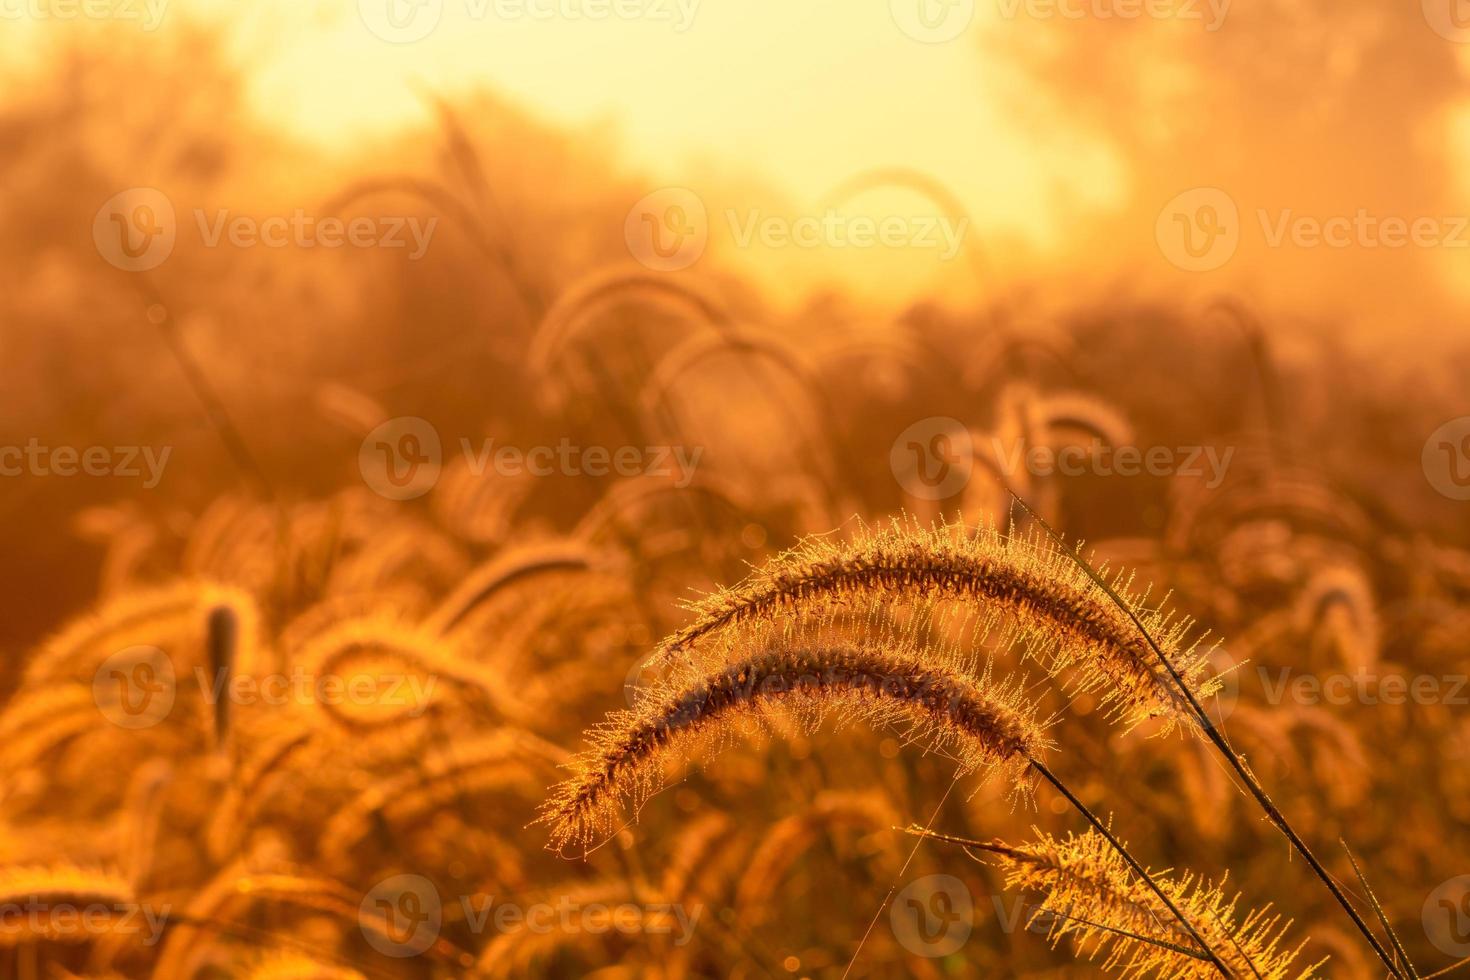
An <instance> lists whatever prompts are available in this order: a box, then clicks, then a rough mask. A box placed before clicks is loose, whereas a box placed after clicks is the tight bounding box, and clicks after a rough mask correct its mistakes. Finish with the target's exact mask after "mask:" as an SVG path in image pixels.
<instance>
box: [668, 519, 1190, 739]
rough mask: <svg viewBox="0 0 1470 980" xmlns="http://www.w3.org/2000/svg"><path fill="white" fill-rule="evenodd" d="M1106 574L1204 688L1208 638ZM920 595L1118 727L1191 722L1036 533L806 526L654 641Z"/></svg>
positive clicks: (1179, 697) (1162, 679) (1178, 697)
mask: <svg viewBox="0 0 1470 980" xmlns="http://www.w3.org/2000/svg"><path fill="white" fill-rule="evenodd" d="M1112 585H1113V588H1114V589H1115V590H1116V591H1117V592H1119V594H1120V595H1121V596H1122V597H1123V599H1124V601H1126V602H1127V604H1128V605H1129V606H1130V607H1132V608H1133V609H1134V610H1135V612H1136V613H1137V614H1138V616H1139V619H1140V621H1141V622H1142V625H1143V627H1144V628H1145V629H1146V630H1147V631H1148V633H1149V634H1150V635H1151V636H1153V637H1154V639H1155V640H1156V642H1157V643H1158V645H1159V647H1160V649H1161V650H1162V651H1163V653H1164V655H1165V656H1166V657H1167V658H1168V660H1169V663H1170V664H1171V665H1172V666H1173V667H1174V669H1175V671H1176V672H1177V673H1178V675H1179V677H1180V678H1181V679H1182V680H1183V681H1184V683H1185V684H1186V685H1188V687H1189V688H1190V690H1191V691H1192V692H1193V693H1194V695H1195V697H1196V698H1197V699H1201V700H1202V699H1204V698H1206V697H1208V696H1209V695H1211V694H1213V693H1214V692H1215V691H1216V690H1217V689H1218V684H1219V682H1218V680H1216V679H1214V678H1213V677H1212V676H1210V673H1209V665H1208V660H1207V657H1208V650H1206V649H1203V648H1202V647H1201V646H1200V645H1199V643H1198V642H1197V641H1192V640H1191V639H1190V638H1189V634H1190V632H1191V627H1192V623H1191V621H1190V620H1188V619H1187V618H1184V617H1180V616H1174V615H1171V614H1169V613H1166V612H1163V611H1160V610H1156V609H1151V608H1149V607H1148V606H1146V605H1145V603H1144V602H1143V601H1142V600H1143V599H1144V598H1145V596H1143V595H1139V594H1135V593H1133V591H1132V590H1131V589H1130V588H1129V578H1128V576H1126V575H1122V574H1118V575H1115V576H1114V582H1113V583H1112ZM921 599H923V600H928V599H952V600H959V601H961V602H964V603H966V604H970V603H975V604H978V605H979V606H980V607H981V610H980V611H981V614H982V617H983V620H982V621H983V622H984V623H985V624H986V625H996V626H999V627H1001V628H1002V629H1003V630H1005V631H1007V632H1006V633H1005V635H1006V637H1007V638H1008V639H1009V640H1010V641H1011V642H1012V643H1013V644H1015V645H1018V646H1020V647H1022V648H1023V649H1024V650H1026V651H1027V652H1028V654H1030V655H1032V656H1035V657H1036V658H1037V659H1038V660H1040V661H1041V662H1042V663H1043V664H1044V666H1045V667H1046V669H1047V670H1048V671H1049V672H1051V673H1053V674H1062V673H1066V674H1067V676H1068V678H1069V681H1070V683H1071V685H1072V689H1073V690H1074V691H1075V692H1084V691H1090V692H1095V693H1097V694H1098V695H1099V697H1100V698H1101V700H1102V702H1103V704H1104V705H1106V706H1107V707H1109V708H1111V710H1112V712H1113V713H1114V714H1115V715H1116V716H1118V717H1119V718H1120V719H1121V720H1122V722H1123V723H1124V725H1125V726H1126V727H1128V728H1132V727H1134V726H1136V725H1138V724H1140V723H1141V722H1144V721H1146V720H1149V719H1154V718H1157V719H1160V721H1161V728H1162V730H1164V731H1168V730H1171V729H1173V728H1174V727H1175V726H1184V727H1187V728H1192V727H1194V726H1195V724H1196V723H1195V720H1194V718H1193V717H1192V716H1191V715H1190V712H1189V706H1188V702H1187V700H1186V699H1185V698H1184V696H1183V694H1182V693H1181V692H1180V690H1179V689H1178V687H1176V686H1175V685H1174V683H1173V681H1172V679H1171V678H1170V677H1169V675H1168V672H1167V671H1166V670H1165V668H1164V666H1163V665H1162V664H1161V663H1160V662H1159V660H1158V657H1157V655H1156V654H1155V653H1154V652H1153V650H1152V649H1150V647H1149V645H1148V643H1147V642H1146V641H1145V640H1144V638H1143V637H1142V635H1141V634H1140V632H1139V629H1138V626H1137V625H1136V624H1135V623H1134V622H1133V621H1132V620H1131V619H1130V618H1129V617H1128V615H1127V614H1126V613H1125V612H1124V611H1123V610H1121V609H1120V608H1119V607H1118V605H1117V604H1115V603H1114V602H1112V601H1111V600H1110V599H1109V597H1108V596H1107V595H1106V594H1105V593H1104V592H1103V590H1102V589H1101V588H1099V587H1098V585H1097V584H1096V583H1094V582H1093V581H1092V580H1091V579H1090V578H1088V576H1087V575H1086V573H1085V572H1084V571H1082V570H1081V569H1080V568H1079V567H1078V566H1077V564H1076V563H1075V562H1074V561H1073V560H1072V559H1071V558H1069V557H1068V556H1067V555H1066V554H1064V553H1063V552H1061V551H1059V550H1058V549H1056V548H1055V547H1053V546H1051V545H1049V544H1047V543H1046V542H1045V541H1043V540H1041V539H1039V538H1034V537H1029V536H1021V535H1017V534H1015V533H1010V534H1007V533H1003V532H1001V531H999V530H996V529H995V528H980V529H975V530H972V529H969V528H965V527H963V526H960V525H943V524H942V525H939V526H936V527H933V528H922V527H919V526H917V525H915V524H912V523H906V522H901V521H895V522H894V523H893V524H891V525H890V526H889V527H887V528H884V529H878V530H870V529H866V528H865V529H864V530H863V531H862V532H861V533H859V534H858V535H857V536H856V537H855V538H854V539H853V540H851V541H834V540H830V539H828V538H825V537H813V538H809V539H807V540H806V541H804V542H803V543H801V544H800V545H798V546H797V547H795V548H793V549H791V550H790V551H787V552H785V553H783V554H781V555H779V556H777V557H776V558H775V559H773V560H772V561H770V562H768V563H767V564H766V565H764V566H762V567H760V568H758V569H757V570H756V571H755V572H754V573H753V574H752V575H751V576H750V577H749V578H747V579H746V580H745V581H744V582H742V583H740V584H739V585H736V586H734V587H733V588H727V589H722V590H720V591H717V592H715V593H712V594H711V595H708V596H706V597H704V598H702V599H699V600H697V601H695V602H694V603H692V604H691V605H690V610H691V611H692V612H693V614H694V618H693V620H692V621H691V622H690V623H689V624H688V625H686V626H684V627H683V628H682V629H680V630H678V631H677V632H675V633H674V634H673V635H672V636H670V637H669V638H668V639H667V640H665V641H664V643H663V644H662V646H661V648H660V651H661V653H662V654H663V655H664V656H665V657H667V656H672V655H675V654H678V653H680V652H684V651H688V650H690V649H691V648H693V647H694V646H696V645H698V644H699V643H701V642H703V641H704V640H705V639H706V638H707V637H709V636H710V635H711V634H714V633H717V632H719V631H721V630H723V629H726V628H727V627H729V626H732V625H734V624H737V623H742V622H750V621H757V622H776V621H781V620H784V619H792V618H802V619H806V618H813V619H817V620H821V619H823V618H824V617H829V616H831V615H833V614H834V613H836V612H838V611H841V610H856V611H859V612H861V611H863V610H869V611H877V610H882V609H886V608H887V607H889V606H891V605H893V604H896V603H905V602H913V601H916V600H921Z"/></svg>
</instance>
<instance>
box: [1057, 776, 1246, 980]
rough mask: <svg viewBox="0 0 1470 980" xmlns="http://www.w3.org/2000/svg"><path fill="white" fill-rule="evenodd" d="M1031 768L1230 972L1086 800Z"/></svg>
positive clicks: (1225, 972) (1207, 953)
mask: <svg viewBox="0 0 1470 980" xmlns="http://www.w3.org/2000/svg"><path fill="white" fill-rule="evenodd" d="M1031 768H1032V769H1034V770H1036V772H1037V773H1038V774H1039V775H1040V776H1041V778H1042V779H1045V780H1046V781H1047V782H1048V783H1051V785H1052V788H1054V789H1055V790H1056V791H1057V792H1058V793H1061V794H1062V795H1063V796H1065V797H1066V798H1067V802H1068V803H1070V804H1072V808H1073V809H1075V810H1076V811H1077V812H1078V813H1080V814H1082V816H1083V817H1084V818H1085V819H1086V820H1087V822H1088V823H1090V824H1092V827H1093V829H1094V830H1096V831H1097V832H1098V833H1099V834H1101V835H1102V836H1103V838H1104V839H1106V840H1107V842H1108V843H1109V844H1111V845H1112V847H1113V850H1115V851H1117V852H1118V855H1119V856H1120V857H1122V858H1123V860H1124V861H1126V862H1127V864H1128V867H1130V868H1132V869H1133V873H1134V874H1136V875H1138V877H1139V878H1140V879H1142V881H1143V883H1144V884H1145V885H1147V886H1148V888H1149V891H1151V892H1153V893H1154V894H1155V895H1157V896H1158V898H1159V901H1161V902H1163V903H1164V907H1165V908H1167V909H1168V910H1169V911H1170V912H1172V913H1173V914H1174V918H1176V919H1178V920H1179V924H1180V925H1182V926H1184V931H1185V932H1187V933H1189V938H1190V939H1193V940H1194V941H1195V943H1196V944H1198V945H1199V948H1200V949H1202V950H1204V952H1205V956H1206V958H1207V959H1208V960H1209V961H1210V963H1211V964H1212V965H1213V966H1214V967H1215V969H1217V970H1219V971H1220V975H1221V976H1224V977H1230V976H1232V974H1231V972H1230V971H1229V970H1228V969H1226V967H1225V964H1224V963H1222V962H1220V957H1219V956H1217V955H1216V954H1215V951H1214V950H1213V949H1211V948H1210V944H1209V943H1207V942H1205V940H1204V937H1203V936H1201V935H1200V934H1199V932H1198V931H1197V930H1196V929H1195V928H1194V923H1192V922H1190V921H1189V918H1188V917H1187V916H1186V915H1185V914H1184V913H1183V912H1182V911H1181V910H1180V909H1179V907H1178V906H1177V905H1175V904H1174V900H1173V899H1171V898H1170V897H1169V896H1168V895H1166V894H1164V890H1163V889H1162V888H1160V887H1159V885H1158V882H1156V881H1154V879H1153V875H1151V874H1149V873H1148V871H1147V870H1145V869H1144V867H1143V865H1141V864H1139V863H1138V862H1137V861H1136V860H1134V858H1133V855H1132V854H1130V853H1128V848H1127V847H1125V846H1123V842H1122V841H1120V840H1118V838H1116V837H1114V836H1113V832H1112V831H1111V830H1109V829H1108V826H1107V824H1105V823H1103V822H1102V820H1100V819H1099V818H1098V816H1097V814H1095V813H1093V812H1092V810H1090V809H1089V808H1088V806H1087V804H1086V803H1083V802H1082V801H1081V800H1079V799H1078V798H1077V797H1076V796H1074V795H1073V794H1072V791H1071V790H1069V789H1068V788H1067V787H1066V785H1065V784H1064V783H1063V782H1062V781H1061V780H1060V779H1058V778H1057V777H1056V775H1055V774H1054V773H1053V772H1052V771H1051V770H1050V769H1048V768H1047V767H1046V766H1045V765H1044V764H1042V763H1040V762H1038V761H1036V760H1035V759H1032V760H1031Z"/></svg>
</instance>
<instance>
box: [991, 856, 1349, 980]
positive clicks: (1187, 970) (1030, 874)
mask: <svg viewBox="0 0 1470 980" xmlns="http://www.w3.org/2000/svg"><path fill="white" fill-rule="evenodd" d="M965 843H966V846H967V848H969V849H970V850H971V855H972V856H974V850H977V849H978V850H983V851H985V852H987V853H989V854H990V855H991V856H992V857H993V859H994V860H995V861H996V862H997V863H998V864H999V865H1000V867H1001V868H1002V869H1003V870H1004V871H1005V873H1006V886H1007V887H1009V888H1016V889H1021V890H1024V891H1028V892H1033V893H1036V894H1039V895H1041V896H1042V898H1041V901H1040V907H1039V908H1038V909H1037V911H1036V913H1035V916H1034V917H1033V921H1035V920H1038V919H1039V920H1041V921H1048V922H1049V928H1048V930H1047V935H1048V937H1050V938H1051V940H1052V941H1053V943H1054V944H1055V943H1057V942H1060V941H1061V940H1062V939H1071V940H1073V941H1074V942H1076V944H1077V946H1078V950H1079V953H1081V954H1082V955H1086V956H1088V957H1089V958H1090V959H1094V960H1096V959H1097V957H1099V956H1100V957H1102V960H1101V966H1102V968H1103V969H1104V970H1116V971H1117V972H1119V973H1121V974H1122V975H1123V976H1127V977H1159V978H1177V977H1216V976H1219V972H1218V971H1217V969H1216V968H1215V967H1214V966H1213V965H1212V964H1211V963H1210V962H1209V961H1208V960H1207V959H1206V958H1204V957H1203V956H1202V955H1201V954H1200V953H1199V951H1198V946H1197V945H1196V944H1195V943H1194V942H1193V940H1192V938H1191V937H1190V935H1189V934H1188V933H1187V932H1185V931H1184V930H1183V929H1181V928H1180V927H1179V925H1178V922H1177V920H1175V918H1174V917H1173V916H1172V914H1171V913H1170V912H1169V911H1168V910H1167V909H1166V908H1165V907H1164V906H1163V905H1162V904H1161V903H1160V901H1159V898H1158V897H1157V895H1156V894H1155V893H1154V892H1153V891H1151V890H1150V889H1149V888H1148V887H1147V886H1146V885H1145V884H1144V883H1143V882H1141V881H1140V880H1139V879H1138V878H1137V876H1136V875H1134V874H1133V872H1132V871H1131V870H1130V869H1129V868H1128V866H1127V865H1126V864H1125V863H1124V861H1123V859H1122V858H1121V857H1120V856H1119V854H1118V852H1117V851H1116V849H1114V848H1113V846H1112V845H1111V844H1110V843H1109V842H1108V841H1107V840H1105V839H1104V838H1103V837H1102V836H1101V835H1100V834H1097V833H1095V832H1092V831H1088V832H1087V833H1083V834H1071V835H1068V836H1067V837H1066V838H1061V839H1059V838H1056V837H1052V836H1051V835H1049V834H1045V833H1041V834H1039V835H1038V836H1037V839H1036V840H1035V841H1033V842H1030V843H1027V844H1021V845H1017V846H1008V845H1005V844H1001V843H998V842H996V843H989V844H984V843H980V842H975V841H971V842H965ZM1151 877H1152V878H1153V880H1154V882H1155V883H1156V884H1158V885H1159V886H1160V887H1161V888H1162V889H1163V891H1164V892H1165V894H1167V895H1169V897H1170V898H1171V899H1172V900H1173V902H1174V904H1175V905H1176V906H1177V907H1178V908H1179V909H1180V910H1182V911H1183V912H1184V914H1185V915H1186V916H1187V917H1188V919H1189V921H1190V922H1191V923H1192V924H1193V925H1194V928H1195V929H1196V931H1197V932H1198V933H1199V936H1200V938H1202V939H1203V940H1204V941H1205V942H1206V943H1207V944H1208V945H1209V947H1210V948H1211V949H1213V950H1214V951H1215V953H1216V955H1217V956H1219V958H1220V960H1221V962H1222V964H1223V965H1224V966H1225V968H1226V969H1228V970H1229V971H1230V973H1231V974H1232V975H1234V976H1236V977H1241V978H1253V977H1254V978H1260V980H1287V978H1290V977H1295V978H1296V980H1308V978H1311V977H1315V976H1318V975H1319V974H1318V973H1317V967H1318V966H1320V964H1317V965H1314V966H1309V967H1307V968H1305V969H1303V970H1301V971H1300V972H1296V973H1293V964H1294V963H1295V961H1296V960H1297V958H1298V957H1299V955H1300V953H1301V946H1297V947H1294V948H1285V947H1283V945H1282V942H1283V939H1284V934H1285V931H1286V928H1287V926H1288V925H1289V923H1286V924H1283V923H1282V922H1281V918H1280V916H1277V915H1273V914H1272V913H1271V911H1270V908H1269V906H1268V907H1266V908H1262V909H1257V910H1255V911H1252V912H1249V913H1247V914H1246V915H1245V918H1244V919H1243V920H1241V919H1239V917H1238V915H1237V911H1236V905H1237V902H1238V901H1239V896H1238V895H1237V896H1230V895H1227V893H1226V891H1225V883H1224V882H1223V881H1221V882H1219V883H1210V882H1208V881H1206V880H1204V879H1202V878H1199V877H1197V876H1195V875H1193V874H1190V873H1185V874H1183V875H1180V876H1177V877H1174V876H1171V875H1169V874H1168V873H1167V872H1153V873H1151Z"/></svg>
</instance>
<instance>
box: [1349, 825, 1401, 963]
mask: <svg viewBox="0 0 1470 980" xmlns="http://www.w3.org/2000/svg"><path fill="white" fill-rule="evenodd" d="M1337 842H1338V843H1339V844H1341V845H1342V850H1343V853H1345V854H1346V855H1347V859H1348V861H1349V862H1350V863H1351V864H1352V866H1353V874H1355V875H1357V876H1358V884H1360V885H1362V886H1363V893H1364V894H1365V895H1367V896H1368V905H1369V906H1370V907H1371V908H1372V909H1373V914H1374V915H1376V916H1378V924H1379V925H1381V926H1383V931H1384V932H1386V933H1388V941H1389V942H1391V943H1393V950H1394V952H1395V953H1397V954H1398V955H1399V961H1400V962H1402V963H1403V964H1404V969H1405V970H1408V971H1409V976H1410V977H1411V978H1412V980H1419V974H1418V973H1417V972H1416V971H1415V970H1414V964H1413V963H1411V962H1410V961H1409V954H1408V953H1406V952H1405V951H1404V944H1403V943H1402V942H1400V941H1399V934H1398V933H1396V932H1394V931H1393V926H1392V925H1390V924H1389V922H1388V916H1387V915H1385V914H1384V913H1383V906H1382V905H1380V904H1379V903H1378V896H1377V895H1375V894H1373V886H1372V885H1370V884H1368V876H1367V875H1365V874H1363V869H1362V868H1360V867H1358V859H1357V858H1355V857H1353V851H1352V848H1350V847H1348V844H1347V841H1346V840H1344V839H1342V838H1341V837H1339V838H1338V839H1337Z"/></svg>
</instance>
